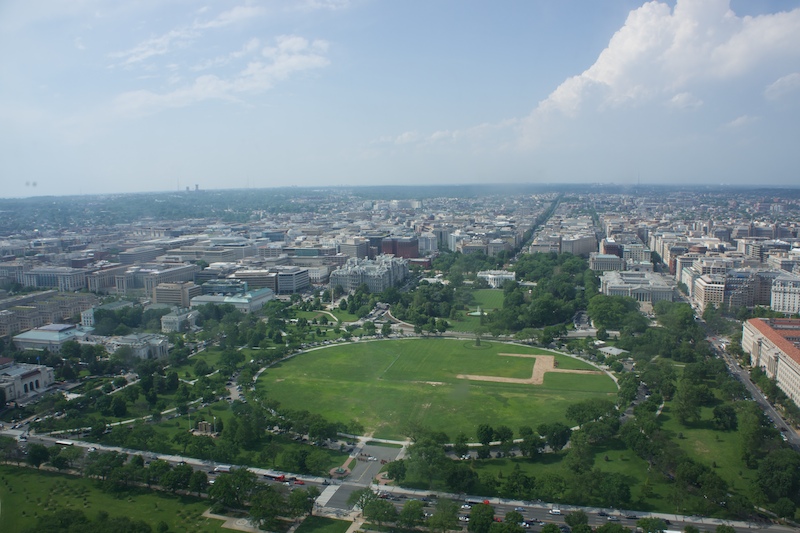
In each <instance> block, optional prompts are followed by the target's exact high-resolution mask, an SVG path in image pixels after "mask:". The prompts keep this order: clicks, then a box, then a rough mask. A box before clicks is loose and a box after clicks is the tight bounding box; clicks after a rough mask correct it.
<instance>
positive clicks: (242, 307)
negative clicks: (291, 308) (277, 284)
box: [190, 287, 275, 313]
mask: <svg viewBox="0 0 800 533" xmlns="http://www.w3.org/2000/svg"><path fill="white" fill-rule="evenodd" d="M273 298H275V292H274V291H273V290H272V289H270V288H267V287H263V288H261V289H253V290H252V291H247V292H245V293H238V294H203V295H200V296H195V297H194V298H192V301H191V303H190V305H191V307H192V308H195V307H199V306H201V305H206V304H215V305H223V304H230V305H232V306H234V307H235V308H236V309H238V310H239V311H241V312H242V313H252V312H253V311H258V310H259V309H261V308H262V307H264V304H266V303H267V302H268V301H270V300H272V299H273Z"/></svg>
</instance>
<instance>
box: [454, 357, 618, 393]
mask: <svg viewBox="0 0 800 533" xmlns="http://www.w3.org/2000/svg"><path fill="white" fill-rule="evenodd" d="M497 355H505V356H508V357H524V358H528V359H535V360H536V362H535V363H534V364H533V371H532V373H531V377H530V378H503V377H499V376H477V375H472V374H458V375H457V376H456V377H457V378H459V379H469V380H471V381H491V382H494V383H519V384H521V385H541V384H543V383H544V375H545V374H546V373H548V372H561V373H563V374H603V372H602V371H600V370H570V369H567V368H558V367H556V358H555V356H553V355H531V354H522V353H499V354H497Z"/></svg>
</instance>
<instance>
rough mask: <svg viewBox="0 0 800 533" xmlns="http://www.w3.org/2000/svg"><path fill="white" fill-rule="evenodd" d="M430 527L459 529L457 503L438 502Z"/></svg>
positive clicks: (446, 500)
mask: <svg viewBox="0 0 800 533" xmlns="http://www.w3.org/2000/svg"><path fill="white" fill-rule="evenodd" d="M428 527H429V528H430V529H431V531H438V532H439V533H445V532H446V531H448V530H450V529H458V505H456V502H454V501H453V500H448V499H446V498H440V499H439V500H438V501H437V502H436V509H435V510H434V511H433V516H431V517H430V518H429V519H428ZM559 533H560V532H559Z"/></svg>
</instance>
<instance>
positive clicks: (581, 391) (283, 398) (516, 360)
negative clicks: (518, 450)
mask: <svg viewBox="0 0 800 533" xmlns="http://www.w3.org/2000/svg"><path fill="white" fill-rule="evenodd" d="M498 353H524V354H549V355H553V354H554V352H549V351H546V350H541V349H536V348H530V347H523V346H517V345H508V344H503V343H498V342H488V341H484V342H483V343H482V345H481V346H480V347H475V346H474V342H473V341H466V340H451V339H443V338H437V339H430V338H429V339H406V340H393V341H375V342H359V343H353V344H347V345H340V346H334V347H329V348H325V349H320V350H314V351H311V352H308V353H304V354H300V355H298V356H297V357H294V358H293V359H291V360H289V361H286V362H284V363H281V364H280V365H277V366H275V367H273V368H270V369H269V370H267V371H266V372H265V373H264V374H263V375H262V376H261V378H260V379H259V382H258V385H257V386H258V388H259V389H266V393H267V396H268V397H271V398H274V399H276V400H278V401H279V402H280V404H281V406H282V407H284V408H289V409H306V410H308V411H310V412H313V413H319V414H321V415H322V416H324V417H326V418H327V419H329V420H332V421H339V422H344V423H347V422H349V421H351V420H356V421H358V422H360V423H361V424H362V425H363V426H364V427H365V429H366V431H368V432H374V436H375V437H376V438H395V439H402V438H404V434H403V431H404V429H405V428H406V427H407V426H408V424H409V423H411V422H414V423H419V424H422V425H423V426H427V427H430V428H435V429H437V430H441V431H444V432H445V433H447V434H448V435H450V436H451V438H454V437H455V436H456V435H457V434H458V433H459V432H462V431H463V432H464V433H465V434H466V435H467V436H468V437H469V438H470V439H472V440H474V439H475V432H476V428H477V426H478V425H479V424H483V423H488V424H491V425H495V426H496V425H500V424H506V425H508V426H509V427H511V428H512V429H514V431H516V430H517V429H518V428H519V427H520V426H522V425H531V426H533V427H535V426H536V425H538V424H540V423H543V422H554V421H563V420H564V411H565V410H566V408H567V406H568V405H569V404H571V403H574V402H577V401H580V400H584V399H587V398H595V397H613V396H614V395H615V394H616V385H615V384H614V382H613V381H612V380H611V378H609V377H608V376H606V375H579V374H557V373H547V374H545V377H544V384H543V385H526V384H517V383H495V382H479V381H469V380H466V379H460V378H458V377H457V375H458V374H475V375H489V376H497V377H507V378H522V379H527V378H530V377H531V373H532V370H533V365H534V361H535V360H534V359H529V358H522V357H504V356H499V355H498ZM555 357H556V361H557V362H558V365H559V367H560V368H565V369H586V370H594V367H592V366H590V365H588V364H586V363H583V362H581V361H577V360H575V359H572V358H570V357H567V356H564V355H555Z"/></svg>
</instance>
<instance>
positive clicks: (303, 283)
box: [275, 266, 311, 294]
mask: <svg viewBox="0 0 800 533" xmlns="http://www.w3.org/2000/svg"><path fill="white" fill-rule="evenodd" d="M275 270H276V271H277V274H278V277H277V279H276V283H277V290H276V291H275V292H277V293H278V294H294V293H296V292H300V291H303V290H305V289H307V288H308V287H309V286H310V285H311V278H310V276H309V275H308V269H307V268H301V267H296V266H279V267H275Z"/></svg>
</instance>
